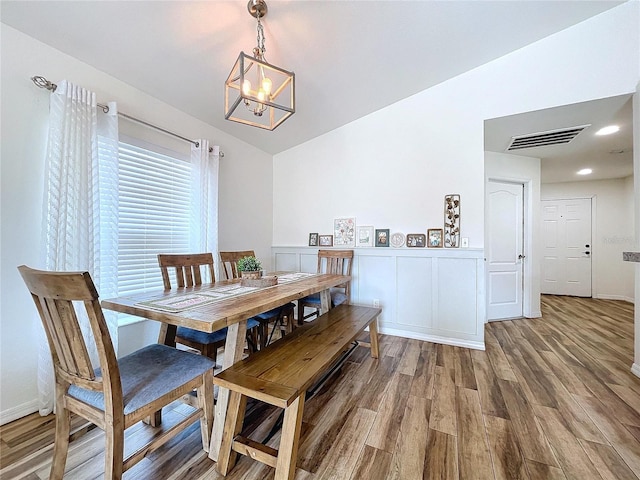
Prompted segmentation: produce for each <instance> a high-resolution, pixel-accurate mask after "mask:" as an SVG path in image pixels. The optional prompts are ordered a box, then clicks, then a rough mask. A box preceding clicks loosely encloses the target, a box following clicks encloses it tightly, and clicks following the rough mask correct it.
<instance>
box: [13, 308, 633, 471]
mask: <svg viewBox="0 0 640 480" xmlns="http://www.w3.org/2000/svg"><path fill="white" fill-rule="evenodd" d="M542 301H543V305H542V307H543V318H541V319H536V320H513V321H504V322H494V323H491V324H488V325H487V326H486V328H485V333H486V335H485V338H486V348H487V350H486V351H485V352H482V351H472V350H468V349H464V348H458V347H451V346H446V345H436V344H433V343H426V342H420V341H417V340H410V339H404V338H397V337H389V336H384V335H383V336H381V344H380V346H381V355H380V359H379V360H378V361H376V360H373V359H371V358H370V357H368V356H367V354H368V351H367V349H364V348H361V349H358V350H357V351H356V353H355V354H354V355H353V356H352V357H351V359H350V361H349V362H347V364H346V365H345V366H344V367H343V369H342V371H341V372H340V374H339V376H338V377H337V378H336V379H335V380H334V381H332V382H330V383H329V384H327V385H325V387H323V389H321V390H320V392H319V393H318V394H317V395H316V396H315V397H314V398H312V399H311V400H310V401H309V402H308V403H307V405H306V408H305V412H304V419H303V427H302V437H301V445H300V450H299V455H298V464H297V465H298V470H297V474H296V479H297V480H320V479H329V478H332V479H344V480H350V479H352V480H378V479H379V480H389V479H397V480H421V479H438V480H443V479H474V480H476V479H485V478H487V479H508V480H515V479H530V480H537V479H579V480H590V479H607V480H608V479H616V480H620V479H640V379H639V378H637V377H635V376H634V375H632V374H631V373H630V371H629V370H630V367H631V364H632V362H633V305H631V304H629V303H625V302H618V301H611V300H593V299H580V298H569V297H553V296H544V297H543V300H542ZM188 409H189V407H187V406H186V405H182V404H180V405H173V406H171V407H169V408H167V409H165V413H164V417H163V421H164V422H165V423H166V424H167V425H168V424H169V423H170V422H171V420H172V418H178V417H179V416H181V415H184V414H185V413H186V412H188ZM278 413H279V412H278V410H277V409H274V408H264V407H263V406H261V405H255V406H254V408H253V409H251V410H250V411H249V412H248V415H249V418H248V419H247V421H246V422H245V425H246V429H245V432H244V433H243V434H244V435H246V436H249V437H250V438H254V439H263V438H264V437H265V436H266V435H267V433H268V432H269V430H270V429H271V426H272V425H273V423H274V422H275V420H276V419H277V417H278ZM52 418H53V417H51V416H50V417H46V418H41V417H39V416H37V415H33V416H29V417H27V418H25V419H21V420H18V421H16V422H13V423H11V424H8V425H5V426H3V427H1V428H0V448H1V450H0V466H1V467H2V469H1V470H0V478H2V479H14V478H21V479H28V480H37V479H45V478H48V473H49V467H50V461H51V460H50V459H51V442H52V438H53V423H52ZM154 434H158V432H157V431H155V432H154V430H153V429H152V428H151V427H148V426H146V425H139V426H136V427H134V428H133V429H132V431H130V432H129V433H128V435H127V446H128V448H135V445H136V443H138V442H140V441H142V440H144V439H146V438H148V436H149V435H154ZM278 440H279V435H278V434H276V435H275V436H274V437H273V438H272V439H271V441H270V442H269V444H270V445H271V446H274V447H277V443H278ZM103 445H104V436H103V434H102V432H101V431H100V430H98V429H93V430H90V431H89V432H88V433H86V434H85V435H83V436H81V437H80V438H78V439H77V440H75V441H74V442H72V444H71V447H70V455H69V459H68V461H67V476H66V477H65V478H72V479H82V480H89V479H93V478H102V471H103V466H102V462H103V459H104V456H103ZM125 478H128V479H145V480H149V479H154V480H155V479H194V480H197V479H203V480H204V479H207V480H217V479H220V478H225V477H221V476H219V475H218V474H217V473H216V472H215V469H214V464H213V463H212V462H211V461H210V460H209V458H208V457H207V456H206V454H205V453H204V452H203V451H202V449H201V443H200V431H199V427H198V425H194V426H193V427H192V428H191V429H189V430H187V431H186V432H184V433H183V434H182V435H181V436H179V437H177V438H175V439H174V440H172V441H171V442H170V443H169V444H167V445H166V446H164V447H163V448H161V449H160V450H158V451H156V452H154V453H152V454H151V455H149V456H148V457H147V458H146V459H144V460H143V461H142V462H140V464H138V465H136V466H135V467H134V468H133V469H131V470H130V471H129V472H127V473H126V474H125ZM226 478H227V479H229V480H238V479H246V480H253V479H260V480H263V479H270V478H273V469H271V468H269V467H266V466H264V465H262V464H260V463H258V462H255V461H252V460H251V459H249V458H246V457H243V458H242V459H240V461H239V462H238V464H237V466H236V468H235V469H234V470H233V471H232V472H231V473H230V474H229V475H228V476H227V477H226Z"/></svg>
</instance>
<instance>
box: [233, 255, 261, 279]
mask: <svg viewBox="0 0 640 480" xmlns="http://www.w3.org/2000/svg"><path fill="white" fill-rule="evenodd" d="M238 271H239V272H240V275H242V278H260V277H261V276H262V264H261V263H260V260H258V259H257V258H256V257H254V256H253V255H251V256H248V257H242V258H241V259H240V260H238Z"/></svg>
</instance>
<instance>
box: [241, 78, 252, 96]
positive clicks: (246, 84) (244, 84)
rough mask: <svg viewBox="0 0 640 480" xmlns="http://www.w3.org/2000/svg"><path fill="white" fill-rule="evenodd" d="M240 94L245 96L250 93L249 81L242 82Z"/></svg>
mask: <svg viewBox="0 0 640 480" xmlns="http://www.w3.org/2000/svg"><path fill="white" fill-rule="evenodd" d="M242 93H244V94H245V95H249V94H250V93H251V82H250V81H249V80H245V81H244V82H242Z"/></svg>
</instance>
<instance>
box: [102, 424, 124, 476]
mask: <svg viewBox="0 0 640 480" xmlns="http://www.w3.org/2000/svg"><path fill="white" fill-rule="evenodd" d="M107 423H108V422H107ZM104 433H105V440H106V446H105V450H104V478H105V479H106V478H109V479H112V480H121V479H122V473H123V472H122V470H123V462H124V418H123V417H120V418H114V419H113V425H112V426H110V427H107V430H106V431H105V432H104Z"/></svg>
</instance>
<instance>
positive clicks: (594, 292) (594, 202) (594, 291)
mask: <svg viewBox="0 0 640 480" xmlns="http://www.w3.org/2000/svg"><path fill="white" fill-rule="evenodd" d="M554 200H591V249H590V250H591V298H600V297H599V296H598V277H597V275H595V271H596V269H595V268H594V265H595V263H596V261H597V260H598V252H597V250H594V248H593V246H594V244H595V242H596V239H597V236H596V235H597V234H598V231H597V228H596V226H597V222H596V220H597V218H596V212H597V210H598V209H597V206H598V196H597V195H596V194H593V195H569V194H567V195H553V196H551V197H548V198H547V197H545V198H542V195H541V196H540V206H541V208H542V202H543V201H552V202H553V201H554Z"/></svg>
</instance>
